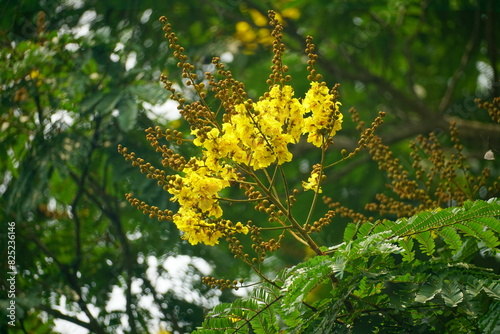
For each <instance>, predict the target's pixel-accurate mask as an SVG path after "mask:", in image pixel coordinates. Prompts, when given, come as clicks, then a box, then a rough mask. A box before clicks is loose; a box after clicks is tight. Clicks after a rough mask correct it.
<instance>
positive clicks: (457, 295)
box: [441, 280, 464, 307]
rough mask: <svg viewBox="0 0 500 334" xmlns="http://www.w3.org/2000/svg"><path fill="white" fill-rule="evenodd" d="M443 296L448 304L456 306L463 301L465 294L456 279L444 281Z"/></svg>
mask: <svg viewBox="0 0 500 334" xmlns="http://www.w3.org/2000/svg"><path fill="white" fill-rule="evenodd" d="M441 296H442V297H443V300H444V303H445V304H446V305H447V306H450V307H455V306H457V305H458V304H459V303H461V302H462V300H463V298H464V294H463V293H462V291H461V290H460V286H459V285H458V283H457V282H456V281H451V280H446V281H444V282H443V285H442V290H441Z"/></svg>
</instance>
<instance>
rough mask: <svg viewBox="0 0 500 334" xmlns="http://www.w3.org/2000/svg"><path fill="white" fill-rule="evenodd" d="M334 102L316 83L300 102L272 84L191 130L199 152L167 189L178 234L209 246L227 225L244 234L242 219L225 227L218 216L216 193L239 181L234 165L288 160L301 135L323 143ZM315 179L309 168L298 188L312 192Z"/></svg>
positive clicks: (334, 119) (335, 122)
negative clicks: (220, 118) (221, 117)
mask: <svg viewBox="0 0 500 334" xmlns="http://www.w3.org/2000/svg"><path fill="white" fill-rule="evenodd" d="M339 105H340V103H338V102H334V97H333V95H332V94H330V93H329V92H328V88H327V87H326V86H325V85H324V84H320V83H318V82H312V83H311V88H310V90H309V91H308V92H307V94H306V96H305V98H304V100H303V101H302V102H301V101H299V99H297V98H295V97H294V91H293V89H292V87H291V86H288V85H283V86H281V85H274V86H272V87H271V89H270V91H269V92H268V93H267V94H266V95H265V96H264V98H262V99H260V100H259V101H258V102H255V103H250V102H247V103H241V104H237V105H235V106H234V112H232V113H231V115H230V117H229V118H228V120H227V121H226V122H224V123H222V124H221V125H217V126H216V127H213V128H212V129H210V130H209V131H208V132H207V131H201V130H200V129H199V128H197V129H194V130H193V131H192V134H193V135H194V136H195V138H194V140H193V143H194V144H195V145H196V146H200V147H202V148H203V149H204V150H203V155H204V156H203V157H202V158H199V159H192V160H191V161H190V163H189V164H188V165H187V166H188V167H185V168H184V169H183V173H184V176H179V175H176V176H175V177H174V178H173V179H172V180H170V187H169V189H168V191H169V192H170V193H171V194H172V195H173V197H172V200H173V201H177V202H178V203H179V205H180V209H179V211H178V212H177V213H176V214H175V215H174V217H173V221H174V223H175V224H176V225H177V227H178V228H179V230H181V231H183V232H184V236H183V237H184V238H185V239H187V240H188V241H189V242H190V243H191V244H197V243H199V242H201V243H205V244H207V245H214V244H216V243H218V239H219V238H221V237H223V236H225V235H226V234H227V233H228V231H230V230H236V231H237V232H243V233H248V228H247V227H243V226H242V225H241V223H238V224H236V227H227V226H226V225H227V224H226V223H222V222H223V221H222V219H221V217H222V208H221V207H220V205H219V195H218V194H219V192H220V191H222V190H223V189H224V188H226V187H229V186H230V181H232V180H235V181H237V180H238V176H237V174H236V166H242V167H244V168H251V169H253V170H259V169H263V168H266V167H269V166H270V165H271V164H274V163H276V164H278V165H281V164H283V163H285V162H289V161H291V160H292V153H291V152H290V151H289V149H288V145H289V144H294V143H297V142H298V141H299V139H300V137H301V135H302V134H307V135H308V141H309V142H311V143H312V144H313V145H315V146H318V147H321V146H323V145H327V143H328V141H327V139H328V138H331V137H332V136H334V135H335V133H336V131H338V130H340V129H341V125H342V114H340V112H339V110H338V108H339ZM319 181H320V177H319V174H318V173H314V172H313V173H312V174H311V177H310V178H309V180H308V182H304V183H303V187H304V189H305V190H309V189H313V190H314V191H316V190H317V189H318V188H317V185H318V182H319ZM319 191H320V192H321V190H319ZM216 222H217V223H216ZM221 226H222V227H221Z"/></svg>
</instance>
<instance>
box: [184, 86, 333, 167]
mask: <svg viewBox="0 0 500 334" xmlns="http://www.w3.org/2000/svg"><path fill="white" fill-rule="evenodd" d="M293 95H294V91H293V88H292V87H291V86H288V85H285V86H279V85H274V86H273V87H272V88H271V90H270V92H269V94H267V96H266V97H265V98H263V99H261V100H260V101H258V102H256V103H253V104H252V105H247V104H238V105H236V106H235V113H234V114H233V115H232V116H231V118H230V121H229V122H226V123H223V124H222V131H221V130H219V128H213V129H211V130H210V131H209V132H208V133H207V134H206V135H205V136H203V137H201V136H199V132H200V131H199V129H195V130H193V132H192V134H194V135H195V136H196V138H195V140H194V144H195V145H197V146H202V147H203V148H205V150H206V151H205V152H204V154H205V156H206V158H207V165H208V166H210V167H211V168H213V169H215V166H217V164H218V161H219V160H220V159H230V160H232V161H234V162H236V163H238V164H242V165H245V166H249V167H252V168H253V169H254V170H258V169H262V168H266V167H268V166H269V165H271V164H272V163H275V162H277V163H278V164H279V165H281V164H283V163H285V162H289V161H291V160H292V153H291V152H290V151H289V150H288V144H292V143H297V142H298V141H299V139H300V136H301V135H302V134H308V141H309V142H311V143H312V144H314V145H315V146H317V147H321V146H322V145H323V144H324V143H325V140H324V139H326V138H327V137H333V136H334V135H335V133H336V132H337V131H338V130H340V129H341V128H342V114H341V113H340V112H339V106H340V102H336V103H335V102H333V101H332V98H333V96H332V95H331V94H329V93H328V88H327V87H326V86H325V85H321V84H319V83H317V82H312V83H311V88H310V90H309V91H308V92H307V94H306V97H305V99H304V101H303V102H302V103H300V101H299V100H298V99H297V98H294V97H293ZM309 113H310V115H308V114H309ZM304 116H307V117H305V118H304Z"/></svg>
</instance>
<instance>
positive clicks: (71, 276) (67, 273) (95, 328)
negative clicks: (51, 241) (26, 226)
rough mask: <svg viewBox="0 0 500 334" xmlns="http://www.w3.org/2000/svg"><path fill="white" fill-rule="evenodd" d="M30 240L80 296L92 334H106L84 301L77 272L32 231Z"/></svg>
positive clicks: (81, 307) (30, 231) (82, 308)
mask: <svg viewBox="0 0 500 334" xmlns="http://www.w3.org/2000/svg"><path fill="white" fill-rule="evenodd" d="M28 234H29V238H30V239H31V240H32V241H33V242H34V243H35V244H36V245H37V246H38V248H39V249H40V250H42V252H43V253H45V255H47V256H49V257H51V258H52V259H53V260H54V263H55V264H56V265H57V267H58V268H59V270H60V271H61V272H62V274H63V276H64V277H65V278H66V281H67V282H68V284H69V286H70V287H71V289H73V291H75V292H76V294H77V295H78V300H77V303H78V305H79V306H80V309H81V310H82V311H83V312H84V313H85V315H86V316H87V317H88V318H89V320H90V322H89V325H90V326H91V327H92V332H93V333H96V334H105V331H104V329H102V328H101V326H100V325H99V323H98V322H97V320H96V319H95V318H94V316H93V315H92V313H91V312H90V310H89V308H88V307H87V304H86V302H85V301H84V298H83V294H82V289H81V287H80V285H79V283H78V277H77V275H76V273H75V272H73V271H72V270H71V268H70V267H69V266H67V265H65V264H63V263H61V262H60V261H59V260H58V259H57V257H56V256H55V255H54V254H53V253H52V251H50V249H49V248H48V247H47V246H46V245H45V244H44V243H43V242H42V241H41V240H40V239H39V238H38V236H37V235H36V234H35V233H34V232H33V231H32V230H29V231H28Z"/></svg>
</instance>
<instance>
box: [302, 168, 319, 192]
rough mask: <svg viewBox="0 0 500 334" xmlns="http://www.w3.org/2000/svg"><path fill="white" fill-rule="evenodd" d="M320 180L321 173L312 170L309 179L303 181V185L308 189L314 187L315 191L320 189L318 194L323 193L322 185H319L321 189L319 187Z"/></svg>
mask: <svg viewBox="0 0 500 334" xmlns="http://www.w3.org/2000/svg"><path fill="white" fill-rule="evenodd" d="M318 182H319V173H318V172H312V173H311V176H309V179H308V180H307V182H305V181H302V187H303V188H304V190H306V191H307V190H310V189H312V190H314V191H318V194H321V193H322V192H323V190H322V189H321V187H319V189H318Z"/></svg>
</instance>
